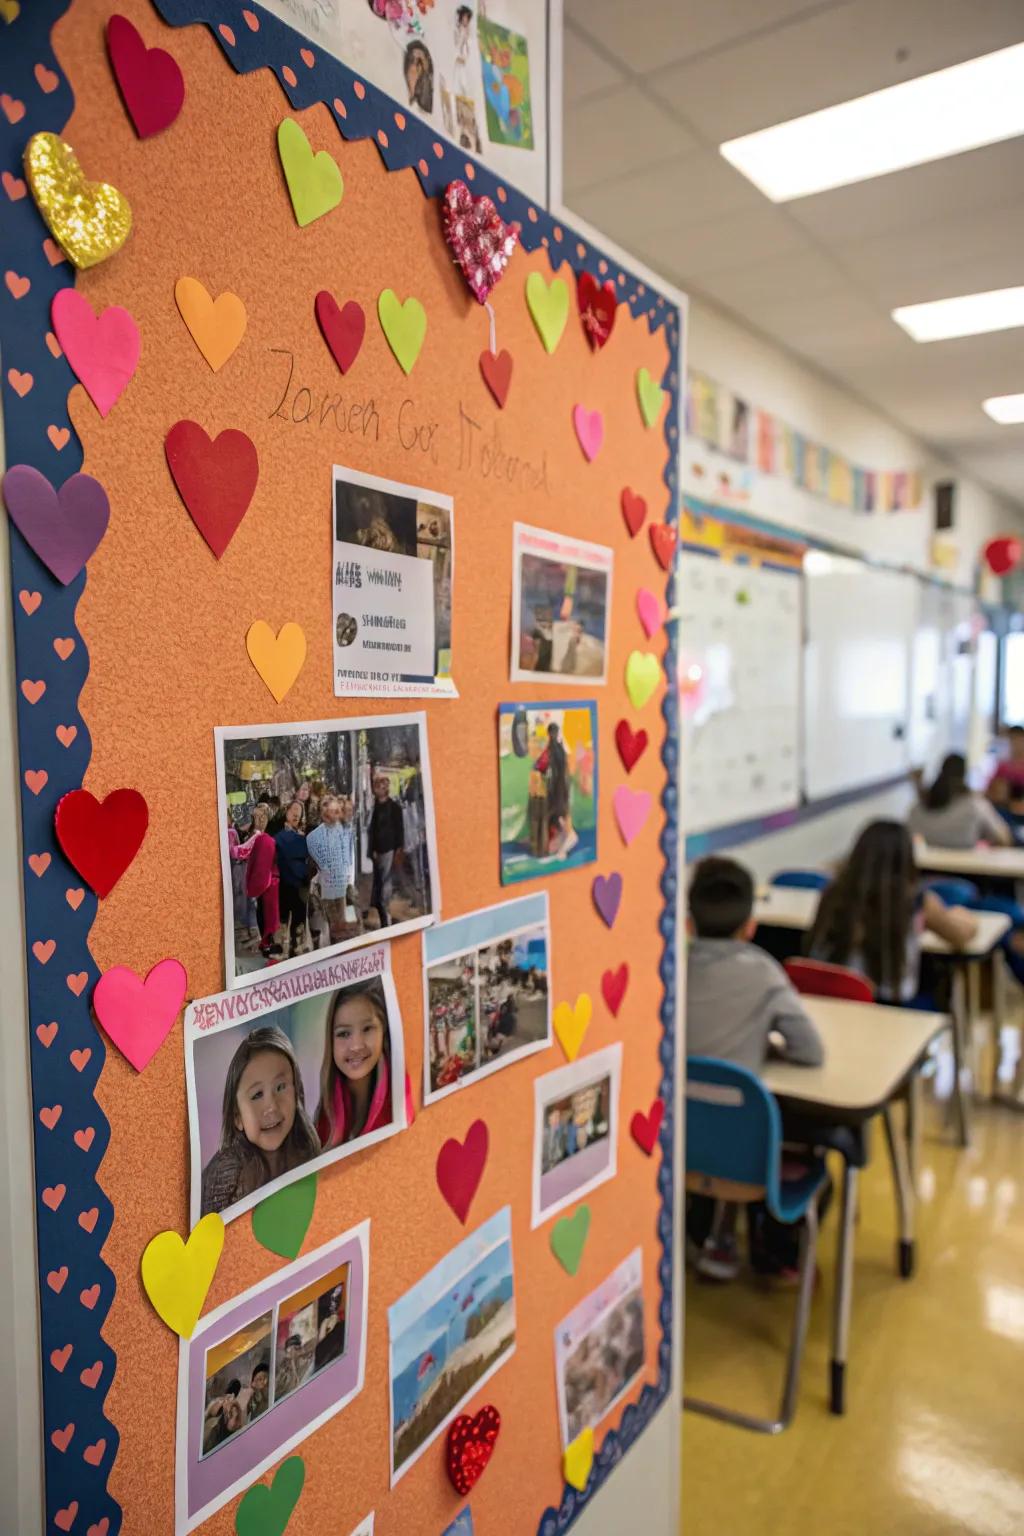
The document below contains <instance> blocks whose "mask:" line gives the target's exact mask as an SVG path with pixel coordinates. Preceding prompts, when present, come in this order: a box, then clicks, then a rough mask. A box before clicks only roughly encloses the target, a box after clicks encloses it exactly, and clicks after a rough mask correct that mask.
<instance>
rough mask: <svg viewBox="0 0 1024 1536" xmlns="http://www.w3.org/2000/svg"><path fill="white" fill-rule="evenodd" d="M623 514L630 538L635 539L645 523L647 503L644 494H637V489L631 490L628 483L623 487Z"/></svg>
mask: <svg viewBox="0 0 1024 1536" xmlns="http://www.w3.org/2000/svg"><path fill="white" fill-rule="evenodd" d="M622 515H623V517H624V518H625V520H626V527H627V528H628V529H629V536H630V538H631V539H635V538H636V536H637V534H638V533H639V532H640V529H641V528H642V527H643V525H644V518H645V517H646V516H647V503H646V501H644V499H643V497H642V496H637V494H636V493H635V491H631V490H630V488H629V486H628V485H626V486H623V489H622Z"/></svg>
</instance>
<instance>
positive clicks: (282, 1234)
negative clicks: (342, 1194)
mask: <svg viewBox="0 0 1024 1536" xmlns="http://www.w3.org/2000/svg"><path fill="white" fill-rule="evenodd" d="M315 1205H316V1174H315V1173H307V1174H306V1176H305V1178H302V1179H296V1180H295V1183H294V1184H286V1185H285V1187H284V1188H283V1189H278V1190H275V1191H274V1193H273V1194H272V1195H268V1196H267V1198H266V1199H265V1200H261V1201H260V1203H259V1205H257V1206H255V1207H254V1208H253V1213H252V1235H253V1237H254V1238H255V1239H256V1241H257V1242H258V1243H262V1244H263V1247H264V1248H269V1249H270V1251H271V1253H276V1254H278V1255H279V1256H280V1257H281V1258H282V1259H294V1258H295V1257H296V1255H297V1254H298V1251H299V1249H300V1248H301V1247H302V1244H303V1241H304V1239H305V1236H306V1233H307V1232H308V1231H309V1224H310V1222H311V1221H312V1220H313V1209H314V1207H315Z"/></svg>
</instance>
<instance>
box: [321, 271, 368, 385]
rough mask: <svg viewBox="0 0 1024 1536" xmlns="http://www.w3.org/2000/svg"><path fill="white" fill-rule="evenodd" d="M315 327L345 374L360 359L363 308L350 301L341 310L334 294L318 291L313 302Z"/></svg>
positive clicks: (363, 325)
mask: <svg viewBox="0 0 1024 1536" xmlns="http://www.w3.org/2000/svg"><path fill="white" fill-rule="evenodd" d="M313 308H314V310H315V311H316V319H317V324H318V325H319V327H320V329H321V330H322V331H323V333H324V340H325V341H326V343H327V345H328V346H329V347H330V349H331V356H332V357H333V358H334V361H335V362H336V363H337V365H338V367H339V368H340V369H341V371H342V373H347V372H348V370H349V369H350V368H351V367H352V364H353V363H354V362H355V360H356V358H357V357H358V356H359V348H360V347H361V346H362V344H363V337H364V336H365V335H366V315H365V313H364V311H363V306H362V305H361V304H357V303H356V301H355V299H349V300H348V301H347V302H346V303H345V304H344V305H343V306H342V307H341V308H340V309H339V308H338V301H337V299H336V298H335V297H334V294H333V293H328V291H327V289H326V288H321V290H320V292H319V293H318V294H317V296H316V299H315V300H314V302H313Z"/></svg>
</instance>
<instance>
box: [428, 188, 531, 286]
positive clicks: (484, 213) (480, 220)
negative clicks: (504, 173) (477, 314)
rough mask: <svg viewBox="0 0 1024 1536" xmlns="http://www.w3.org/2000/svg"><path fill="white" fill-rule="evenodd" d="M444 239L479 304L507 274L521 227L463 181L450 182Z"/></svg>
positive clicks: (444, 212)
mask: <svg viewBox="0 0 1024 1536" xmlns="http://www.w3.org/2000/svg"><path fill="white" fill-rule="evenodd" d="M442 218H443V221H444V237H445V239H446V240H447V242H448V244H449V245H450V246H451V248H452V251H453V252H454V253H455V260H456V261H457V262H458V264H459V266H460V267H461V268H462V275H463V277H464V278H465V279H466V282H467V283H468V284H469V287H470V292H471V293H472V294H473V297H474V298H475V299H476V300H477V302H478V303H479V304H484V303H486V301H487V295H488V294H489V293H490V292H491V290H492V288H494V287H495V285H496V284H497V283H499V282H500V281H501V279H502V277H503V276H504V275H505V268H506V267H507V266H508V263H509V258H510V257H511V255H512V252H513V251H514V250H515V248H516V243H517V241H518V240H519V229H520V226H519V225H518V224H506V223H505V220H504V219H503V218H502V217H501V214H500V213H499V212H498V210H497V208H495V206H494V204H493V203H492V202H491V200H490V198H489V197H474V196H473V194H472V192H471V191H470V190H469V188H468V187H467V186H466V183H465V182H464V181H451V182H449V183H448V186H447V188H446V190H445V194H444V203H443V204H442Z"/></svg>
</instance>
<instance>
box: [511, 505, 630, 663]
mask: <svg viewBox="0 0 1024 1536" xmlns="http://www.w3.org/2000/svg"><path fill="white" fill-rule="evenodd" d="M612 561H613V553H612V550H611V549H609V548H607V547H606V546H605V545H603V544H589V543H587V542H586V541H585V540H583V539H571V538H568V537H567V536H566V535H564V534H560V533H550V532H547V531H546V530H545V529H543V528H528V527H527V526H526V525H525V524H524V523H516V524H515V525H514V527H513V531H512V662H511V672H510V676H511V679H512V681H513V682H514V683H517V682H527V683H528V682H530V681H531V680H532V679H533V678H539V679H542V680H545V681H548V682H553V683H557V682H563V681H564V682H566V683H574V682H576V681H577V680H578V679H580V678H584V679H586V680H587V681H588V682H593V683H604V682H605V681H606V680H607V676H608V644H609V632H610V625H611V602H612Z"/></svg>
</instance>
